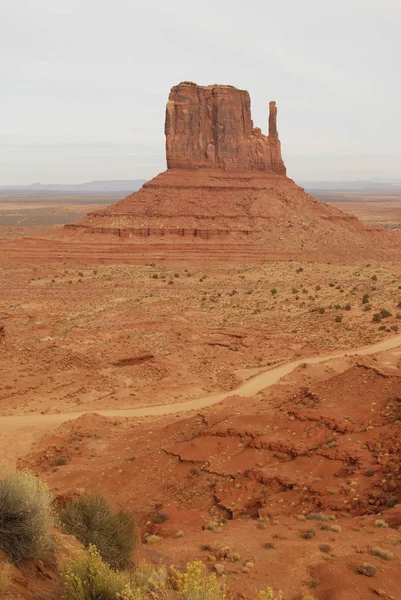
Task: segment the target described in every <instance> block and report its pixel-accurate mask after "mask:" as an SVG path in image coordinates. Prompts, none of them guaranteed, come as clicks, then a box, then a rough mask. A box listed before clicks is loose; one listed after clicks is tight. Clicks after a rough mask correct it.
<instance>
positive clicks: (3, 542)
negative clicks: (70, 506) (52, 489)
mask: <svg viewBox="0 0 401 600" xmlns="http://www.w3.org/2000/svg"><path fill="white" fill-rule="evenodd" d="M52 526H53V518H52V512H51V498H50V493H49V489H48V487H47V486H46V485H45V484H44V483H42V482H40V481H39V480H38V479H37V478H36V477H35V476H34V475H33V474H32V473H28V472H19V473H13V474H12V475H8V476H7V477H5V478H4V479H2V480H1V481H0V550H2V551H3V552H4V553H5V554H6V556H7V558H8V559H9V560H11V561H13V562H16V561H24V560H29V559H37V558H41V557H42V555H43V554H44V553H45V552H46V551H47V550H49V548H50V544H51V539H50V534H51V528H52Z"/></svg>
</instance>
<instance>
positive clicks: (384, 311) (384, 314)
mask: <svg viewBox="0 0 401 600" xmlns="http://www.w3.org/2000/svg"><path fill="white" fill-rule="evenodd" d="M379 314H380V316H381V318H382V319H387V318H388V317H391V312H390V311H389V310H387V308H382V309H381V311H380V313H379Z"/></svg>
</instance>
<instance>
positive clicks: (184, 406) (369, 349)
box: [0, 334, 401, 432]
mask: <svg viewBox="0 0 401 600" xmlns="http://www.w3.org/2000/svg"><path fill="white" fill-rule="evenodd" d="M398 346H401V334H400V335H396V336H394V337H392V338H388V339H386V340H383V341H381V342H376V343H375V344H372V345H370V346H364V347H362V348H356V349H348V350H336V351H334V352H331V353H329V354H321V355H319V356H314V357H312V358H301V359H298V360H294V361H291V362H288V363H284V364H283V365H280V366H279V367H275V368H273V369H269V370H268V371H264V372H263V373H259V375H256V376H255V377H252V378H251V379H249V380H247V381H245V382H244V383H242V384H241V385H240V386H238V387H237V388H236V389H234V390H232V391H231V392H222V393H220V394H214V395H210V396H204V397H203V398H197V399H195V400H188V401H187V402H177V403H175V404H162V405H157V406H145V407H139V408H129V409H121V410H118V409H109V410H107V409H105V410H94V411H91V410H86V411H80V412H70V413H51V414H44V415H43V414H28V415H12V416H3V417H0V429H1V428H4V430H5V431H6V432H7V430H8V431H9V428H12V429H14V430H15V428H17V429H19V428H25V427H31V426H35V428H36V427H37V428H40V429H43V428H47V427H49V426H51V425H58V424H60V423H63V422H64V421H67V420H70V419H76V418H78V417H80V416H81V415H84V414H88V413H90V412H94V413H96V414H98V415H102V416H105V417H147V416H163V415H170V414H174V413H180V412H184V411H189V410H197V409H200V408H206V407H208V406H212V405H213V404H217V403H218V402H221V401H222V400H225V399H226V398H229V397H230V396H244V397H250V396H253V395H254V394H256V393H257V392H260V391H261V390H264V389H265V388H267V387H270V386H272V385H274V384H275V383H277V382H278V381H279V380H280V379H281V378H282V377H284V376H285V375H288V374H290V373H292V371H293V370H294V369H296V368H297V367H298V366H299V365H301V364H304V363H306V364H317V363H323V362H326V361H327V360H331V359H334V358H342V357H344V356H364V355H368V354H375V353H377V352H384V351H385V350H392V349H394V348H397V347H398ZM4 430H3V431H4Z"/></svg>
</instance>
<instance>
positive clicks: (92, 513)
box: [60, 492, 137, 569]
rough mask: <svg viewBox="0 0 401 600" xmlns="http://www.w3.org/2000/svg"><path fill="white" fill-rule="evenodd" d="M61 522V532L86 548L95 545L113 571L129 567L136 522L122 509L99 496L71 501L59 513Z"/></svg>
mask: <svg viewBox="0 0 401 600" xmlns="http://www.w3.org/2000/svg"><path fill="white" fill-rule="evenodd" d="M60 521H61V524H62V526H63V528H64V530H65V531H66V532H67V533H71V534H73V535H75V537H77V538H78V539H79V540H80V541H81V542H82V543H83V544H84V545H85V546H86V547H89V546H90V545H93V546H96V548H97V550H98V551H99V554H100V556H101V558H102V559H103V560H105V561H106V562H107V563H108V564H109V565H111V566H112V567H113V568H115V569H124V568H125V567H127V566H128V565H129V563H130V560H131V557H132V554H133V552H134V550H135V547H136V542H137V536H136V527H135V519H134V517H133V516H132V515H131V514H129V513H128V512H126V511H125V510H121V509H119V510H114V509H113V508H112V507H111V506H110V504H109V503H108V502H107V500H106V499H105V498H104V496H102V495H101V494H99V493H96V492H94V493H92V494H89V495H87V496H81V497H80V498H74V499H72V500H70V501H69V502H68V503H67V505H66V506H65V508H64V509H63V510H62V512H61V513H60Z"/></svg>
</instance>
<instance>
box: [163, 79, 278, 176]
mask: <svg viewBox="0 0 401 600" xmlns="http://www.w3.org/2000/svg"><path fill="white" fill-rule="evenodd" d="M165 133H166V155H167V167H168V168H169V169H193V168H196V169H201V168H209V169H216V168H217V169H224V170H226V171H265V172H274V173H280V174H283V175H285V166H284V163H283V159H282V157H281V147H280V141H279V138H278V133H277V107H276V103H275V102H270V116H269V135H268V136H265V135H263V133H262V132H261V130H260V129H259V128H254V126H253V121H252V119H251V101H250V97H249V94H248V92H246V91H244V90H239V89H237V88H235V87H232V86H230V85H210V86H206V87H202V86H199V85H196V84H194V83H180V84H179V85H176V86H175V87H173V88H172V90H171V92H170V96H169V99H168V103H167V108H166V125H165Z"/></svg>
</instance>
